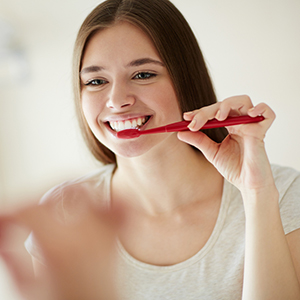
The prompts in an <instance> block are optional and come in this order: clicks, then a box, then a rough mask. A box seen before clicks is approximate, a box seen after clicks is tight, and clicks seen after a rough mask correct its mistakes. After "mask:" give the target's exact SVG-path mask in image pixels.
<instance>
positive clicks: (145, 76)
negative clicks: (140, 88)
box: [133, 72, 156, 80]
mask: <svg viewBox="0 0 300 300" xmlns="http://www.w3.org/2000/svg"><path fill="white" fill-rule="evenodd" d="M155 76H156V74H155V73H151V72H139V73H137V74H136V75H134V77H133V79H141V80H145V79H150V78H152V77H155Z"/></svg>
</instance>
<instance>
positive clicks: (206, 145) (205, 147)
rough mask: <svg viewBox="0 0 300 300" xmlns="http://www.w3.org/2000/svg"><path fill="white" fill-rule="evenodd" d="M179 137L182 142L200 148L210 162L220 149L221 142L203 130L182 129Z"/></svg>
mask: <svg viewBox="0 0 300 300" xmlns="http://www.w3.org/2000/svg"><path fill="white" fill-rule="evenodd" d="M177 137H178V139H179V140H181V141H182V142H185V143H187V144H189V145H192V146H194V147H196V148H197V149H199V150H200V151H201V152H202V154H203V155H204V156H205V157H206V159H207V160H208V161H209V162H211V163H212V162H213V160H214V157H215V155H216V153H217V152H218V149H219V144H218V143H216V142H214V141H213V140H211V139H210V138H209V137H208V136H207V135H206V134H205V133H203V132H201V131H197V132H192V131H181V132H178V134H177Z"/></svg>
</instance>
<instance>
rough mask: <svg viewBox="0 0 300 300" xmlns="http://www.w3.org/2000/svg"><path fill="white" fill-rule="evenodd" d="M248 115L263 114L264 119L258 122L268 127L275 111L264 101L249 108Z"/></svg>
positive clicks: (273, 118) (274, 115) (272, 120)
mask: <svg viewBox="0 0 300 300" xmlns="http://www.w3.org/2000/svg"><path fill="white" fill-rule="evenodd" d="M248 115H249V116H250V117H256V116H260V115H261V116H263V117H264V118H265V120H264V121H262V122H260V124H261V125H263V126H264V127H265V128H266V129H269V127H270V126H271V125H272V123H273V122H274V120H275V118H276V114H275V112H274V111H273V110H272V109H271V108H270V107H269V106H268V105H267V104H265V103H259V104H258V105H256V106H255V107H253V108H251V109H249V110H248Z"/></svg>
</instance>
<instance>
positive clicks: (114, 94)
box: [106, 83, 135, 110]
mask: <svg viewBox="0 0 300 300" xmlns="http://www.w3.org/2000/svg"><path fill="white" fill-rule="evenodd" d="M108 96H109V98H108V100H107V103H106V105H107V107H108V108H111V109H114V110H122V109H123V108H128V107H130V106H132V105H133V104H134V103H135V97H134V95H133V94H132V93H131V92H130V91H129V89H128V87H127V86H126V84H122V83H115V84H113V85H112V88H111V90H110V93H109V95H108Z"/></svg>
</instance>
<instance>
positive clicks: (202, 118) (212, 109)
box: [187, 103, 220, 131]
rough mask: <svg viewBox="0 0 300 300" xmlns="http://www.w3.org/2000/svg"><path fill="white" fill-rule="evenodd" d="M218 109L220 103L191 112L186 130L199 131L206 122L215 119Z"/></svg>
mask: <svg viewBox="0 0 300 300" xmlns="http://www.w3.org/2000/svg"><path fill="white" fill-rule="evenodd" d="M219 107H220V103H215V104H213V105H209V106H205V107H202V108H201V109H198V110H195V111H193V112H192V113H191V114H190V115H188V116H189V119H190V120H191V123H190V124H189V125H188V128H189V129H190V130H191V131H199V130H200V129H201V128H202V127H203V125H204V124H205V123H206V122H207V121H208V120H212V119H214V118H215V116H216V113H217V112H218V110H219ZM187 121H189V120H187Z"/></svg>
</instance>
